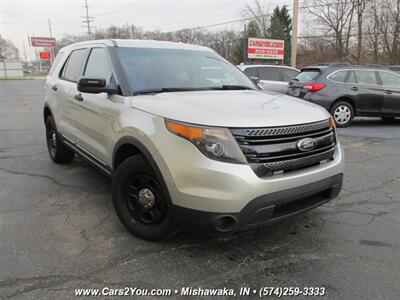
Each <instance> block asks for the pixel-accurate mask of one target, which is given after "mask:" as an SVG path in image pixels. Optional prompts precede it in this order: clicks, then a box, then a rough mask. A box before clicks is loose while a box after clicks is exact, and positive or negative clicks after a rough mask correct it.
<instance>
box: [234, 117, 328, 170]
mask: <svg viewBox="0 0 400 300" xmlns="http://www.w3.org/2000/svg"><path fill="white" fill-rule="evenodd" d="M231 132H232V134H233V136H234V137H235V139H236V141H237V142H238V144H239V146H240V148H241V150H242V152H243V154H244V155H245V157H246V159H247V161H248V162H249V164H250V165H251V166H252V168H253V170H254V171H255V172H256V174H257V175H258V176H261V177H263V176H267V175H272V174H276V173H281V172H288V171H293V170H297V169H301V168H307V167H310V166H313V165H317V164H320V163H321V162H325V161H328V160H331V159H332V158H333V154H334V151H335V144H336V140H335V132H334V129H332V128H330V122H329V120H324V121H321V122H316V123H309V124H301V125H295V126H285V127H267V128H232V129H231ZM305 138H312V139H313V141H314V145H315V147H314V148H312V149H311V150H309V151H305V150H304V149H303V150H300V149H299V146H298V142H299V141H300V140H302V139H305Z"/></svg>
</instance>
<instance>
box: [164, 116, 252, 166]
mask: <svg viewBox="0 0 400 300" xmlns="http://www.w3.org/2000/svg"><path fill="white" fill-rule="evenodd" d="M165 124H166V126H167V129H168V130H169V131H170V132H172V133H173V134H175V135H177V136H180V137H182V138H185V139H187V140H188V141H190V142H191V143H192V144H193V145H195V146H196V148H197V149H199V150H200V152H201V153H203V154H204V155H205V156H207V157H208V158H211V159H214V160H219V161H224V162H230V163H237V164H245V163H246V158H245V157H244V155H243V153H242V150H240V148H239V146H238V144H237V143H236V141H235V139H234V138H233V136H232V134H231V132H230V131H229V130H228V129H227V128H218V127H204V126H194V125H191V124H190V125H189V124H184V123H178V122H174V121H170V120H165Z"/></svg>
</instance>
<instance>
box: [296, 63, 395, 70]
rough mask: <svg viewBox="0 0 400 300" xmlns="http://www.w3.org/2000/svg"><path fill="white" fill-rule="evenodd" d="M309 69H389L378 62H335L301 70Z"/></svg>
mask: <svg viewBox="0 0 400 300" xmlns="http://www.w3.org/2000/svg"><path fill="white" fill-rule="evenodd" d="M307 69H320V70H321V71H322V70H327V69H330V70H340V69H384V70H388V68H387V67H385V66H381V65H376V64H345V63H342V64H340V63H335V64H316V65H311V66H308V67H305V68H302V69H301V70H302V71H303V70H307Z"/></svg>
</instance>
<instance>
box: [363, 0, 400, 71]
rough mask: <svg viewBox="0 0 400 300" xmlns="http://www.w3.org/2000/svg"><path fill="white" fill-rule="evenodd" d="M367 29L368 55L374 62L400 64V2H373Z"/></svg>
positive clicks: (396, 0) (392, 0)
mask: <svg viewBox="0 0 400 300" xmlns="http://www.w3.org/2000/svg"><path fill="white" fill-rule="evenodd" d="M371 15H372V17H371V20H370V22H369V23H368V25H367V28H368V35H367V39H368V44H369V48H370V53H371V54H372V56H373V57H374V59H375V61H376V62H380V63H390V64H400V41H399V38H400V0H380V1H379V5H378V3H377V1H376V2H375V4H374V6H373V9H372V13H371Z"/></svg>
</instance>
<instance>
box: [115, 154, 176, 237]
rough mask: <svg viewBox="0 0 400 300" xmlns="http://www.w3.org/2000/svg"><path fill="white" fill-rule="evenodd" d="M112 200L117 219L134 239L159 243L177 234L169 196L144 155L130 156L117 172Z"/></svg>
mask: <svg viewBox="0 0 400 300" xmlns="http://www.w3.org/2000/svg"><path fill="white" fill-rule="evenodd" d="M112 198H113V204H114V208H115V211H116V212H117V215H118V217H119V218H120V220H121V222H122V223H123V224H124V225H125V227H126V228H127V229H128V230H129V231H130V232H131V233H133V234H134V235H136V236H138V237H140V238H143V239H145V240H150V241H160V240H165V239H168V238H170V237H172V236H173V235H174V233H176V228H175V225H174V224H173V222H172V221H171V219H170V217H169V212H168V208H169V207H168V201H167V195H165V192H164V191H163V188H162V185H161V184H160V181H159V179H158V178H157V176H156V175H155V172H154V170H153V169H152V167H151V166H150V165H149V163H148V162H147V160H146V158H145V157H144V156H143V155H134V156H131V157H129V158H127V159H126V160H125V161H123V162H122V163H121V165H120V166H119V167H118V168H117V170H116V171H115V174H114V177H113V183H112Z"/></svg>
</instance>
